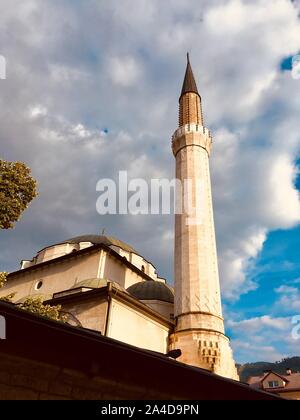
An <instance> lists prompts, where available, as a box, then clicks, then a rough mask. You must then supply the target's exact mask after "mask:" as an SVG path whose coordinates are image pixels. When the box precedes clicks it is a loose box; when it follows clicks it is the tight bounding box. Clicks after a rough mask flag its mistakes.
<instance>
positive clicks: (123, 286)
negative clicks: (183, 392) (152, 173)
mask: <svg viewBox="0 0 300 420" xmlns="http://www.w3.org/2000/svg"><path fill="white" fill-rule="evenodd" d="M211 145H212V137H211V133H210V131H209V130H208V129H207V128H206V127H205V125H204V120H203V113H202V103H201V96H200V94H199V92H198V89H197V85H196V82H195V78H194V75H193V71H192V68H191V65H190V61H189V57H188V60H187V68H186V72H185V77H184V82H183V87H182V90H181V94H180V99H179V127H178V128H177V129H176V130H175V132H174V134H173V137H172V151H173V155H174V157H175V162H176V178H177V179H179V180H181V181H182V182H183V181H184V180H185V179H190V180H191V182H192V186H193V188H192V192H191V197H192V201H193V204H194V207H195V209H196V216H197V217H196V219H197V218H198V217H199V220H201V222H199V223H189V215H188V214H187V213H185V212H182V214H176V216H175V246H174V252H175V254H174V261H175V263H174V264H175V267H174V273H175V279H174V288H173V287H172V286H170V285H169V284H167V282H166V281H165V280H164V279H162V278H160V277H159V275H158V274H157V272H156V269H155V266H154V265H153V264H152V263H151V262H150V261H148V260H147V259H146V258H145V257H144V256H142V255H140V253H139V252H138V251H137V250H135V249H134V248H132V247H131V246H130V245H128V244H126V243H124V242H122V241H120V240H118V239H115V238H113V237H110V236H105V235H82V236H78V237H74V238H71V239H67V240H65V241H63V242H60V243H57V244H53V245H49V246H47V247H46V248H44V249H42V250H40V251H39V252H38V253H37V254H36V255H35V256H34V257H33V258H32V260H30V261H22V262H21V267H20V269H19V270H18V271H16V272H13V273H11V274H10V275H9V277H8V281H7V283H6V285H5V287H4V289H3V290H1V294H4V295H7V294H9V293H15V297H14V301H15V303H17V302H21V301H23V300H24V299H26V298H28V297H41V298H42V299H43V301H44V302H45V303H47V304H50V305H58V304H59V305H61V306H62V311H63V312H64V313H65V314H66V316H67V318H68V322H69V324H71V325H74V326H78V327H82V328H84V329H88V330H93V331H96V332H98V333H101V335H103V336H104V337H110V338H112V339H115V340H118V341H120V342H123V343H127V344H129V345H132V346H135V347H137V348H140V349H146V350H150V351H154V352H158V353H162V354H169V353H170V352H174V351H175V352H176V351H177V353H178V358H177V360H178V361H179V362H182V363H184V364H186V365H190V366H196V367H200V368H202V369H205V370H207V371H210V372H213V373H216V374H217V375H220V376H223V377H226V378H231V379H236V380H238V374H237V370H236V367H235V363H234V360H233V355H232V351H231V348H230V342H229V339H228V337H227V336H226V335H225V331H224V320H223V317H222V309H221V294H220V283H219V274H218V261H217V251H216V239H215V229H214V219H213V206H212V194H211V182H210V173H209V157H210V154H211ZM199 179H200V180H201V183H202V184H201V185H202V186H203V188H202V190H201V196H200V197H199V194H198V190H197V188H196V184H197V181H198V180H199ZM182 194H184V193H183V192H182ZM181 198H182V199H183V197H181ZM199 203H201V205H200V204H199Z"/></svg>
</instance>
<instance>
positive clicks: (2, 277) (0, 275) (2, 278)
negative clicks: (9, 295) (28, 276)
mask: <svg viewBox="0 0 300 420" xmlns="http://www.w3.org/2000/svg"><path fill="white" fill-rule="evenodd" d="M6 279H7V273H5V272H0V289H1V287H3V286H4V283H5V282H6Z"/></svg>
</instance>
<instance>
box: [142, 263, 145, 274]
mask: <svg viewBox="0 0 300 420" xmlns="http://www.w3.org/2000/svg"><path fill="white" fill-rule="evenodd" d="M142 272H143V273H145V266H144V265H142Z"/></svg>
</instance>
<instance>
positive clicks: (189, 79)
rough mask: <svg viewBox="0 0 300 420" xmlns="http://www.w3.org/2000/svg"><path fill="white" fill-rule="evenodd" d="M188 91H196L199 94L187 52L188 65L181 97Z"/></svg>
mask: <svg viewBox="0 0 300 420" xmlns="http://www.w3.org/2000/svg"><path fill="white" fill-rule="evenodd" d="M188 92H194V93H197V95H199V92H198V88H197V84H196V81H195V77H194V73H193V70H192V66H191V63H190V54H189V53H187V65H186V71H185V76H184V81H183V85H182V89H181V95H180V97H181V96H182V95H184V94H186V93H188ZM199 96H200V95H199Z"/></svg>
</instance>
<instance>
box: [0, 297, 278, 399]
mask: <svg viewBox="0 0 300 420" xmlns="http://www.w3.org/2000/svg"><path fill="white" fill-rule="evenodd" d="M0 315H1V316H4V317H5V320H6V331H7V333H6V334H7V337H6V340H2V341H1V349H0V353H1V355H0V357H2V358H5V355H10V356H16V357H22V358H25V359H27V360H29V361H34V363H37V362H42V363H47V364H48V365H52V366H60V367H63V368H65V369H73V370H75V371H79V372H82V373H84V374H85V375H88V376H89V377H91V378H93V377H96V376H97V375H101V377H102V378H108V379H109V380H112V379H115V380H117V381H118V383H126V384H129V383H130V384H132V385H134V386H135V387H139V386H143V387H144V388H146V389H155V390H156V391H157V392H158V393H161V394H162V395H165V394H166V393H168V395H172V396H174V397H175V398H176V396H177V399H178V398H180V399H188V400H199V399H202V400H204V399H205V400H280V399H281V398H280V397H278V396H276V395H274V394H270V393H266V392H263V391H257V390H254V389H252V388H250V387H249V386H248V385H245V384H242V383H239V382H237V381H233V380H230V379H225V378H222V377H220V376H217V375H215V374H213V373H210V372H207V371H205V370H203V369H199V368H196V367H192V366H188V365H185V364H184V363H180V362H178V361H174V360H172V359H170V358H169V357H167V356H165V355H163V354H160V353H156V352H153V351H149V350H143V349H140V348H137V347H134V346H131V345H129V344H125V343H122V342H119V341H117V340H113V339H111V338H108V337H104V336H102V335H101V334H99V333H96V332H93V331H90V330H85V329H83V328H79V327H72V326H70V325H67V324H62V323H60V322H55V321H51V320H48V319H45V318H42V317H39V316H37V315H34V314H31V313H29V312H25V311H23V310H20V309H18V308H16V307H15V306H14V305H11V304H7V303H4V302H0Z"/></svg>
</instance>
